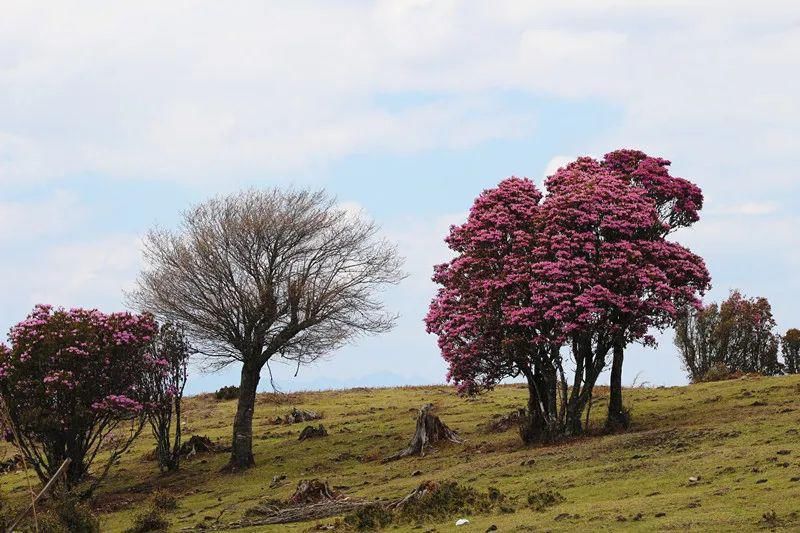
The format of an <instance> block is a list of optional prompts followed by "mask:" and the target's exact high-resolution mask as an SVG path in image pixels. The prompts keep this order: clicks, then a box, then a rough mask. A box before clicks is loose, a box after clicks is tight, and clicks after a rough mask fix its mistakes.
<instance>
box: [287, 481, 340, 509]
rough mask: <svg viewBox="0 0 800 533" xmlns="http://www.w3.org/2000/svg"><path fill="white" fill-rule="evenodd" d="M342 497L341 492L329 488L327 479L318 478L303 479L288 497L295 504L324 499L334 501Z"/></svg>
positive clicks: (316, 501) (317, 501) (306, 503)
mask: <svg viewBox="0 0 800 533" xmlns="http://www.w3.org/2000/svg"><path fill="white" fill-rule="evenodd" d="M341 497H342V495H341V494H339V493H338V492H336V491H334V490H333V489H331V487H330V485H328V482H327V481H320V480H319V479H310V480H308V479H304V480H302V481H300V482H299V483H298V484H297V490H295V491H294V495H292V497H291V498H289V502H290V503H293V504H295V505H301V504H302V505H308V504H312V503H320V502H325V501H335V500H338V499H340V498H341Z"/></svg>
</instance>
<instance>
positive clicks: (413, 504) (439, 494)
mask: <svg viewBox="0 0 800 533" xmlns="http://www.w3.org/2000/svg"><path fill="white" fill-rule="evenodd" d="M502 500H503V496H502V494H500V492H499V491H497V489H490V491H489V492H488V493H481V492H478V491H476V490H475V489H474V488H472V487H469V486H465V485H459V484H458V483H456V482H455V481H444V482H442V483H438V484H432V485H431V487H430V488H429V489H428V490H427V491H425V493H424V494H422V495H420V496H419V497H417V498H413V499H410V500H409V501H407V502H406V503H405V504H404V505H403V506H402V507H401V508H400V509H398V510H397V511H396V516H397V518H398V519H399V520H400V521H402V522H413V523H419V522H428V521H432V522H438V521H441V520H447V519H450V518H452V517H454V516H459V515H465V514H486V513H489V512H491V511H492V510H494V509H495V508H496V507H498V505H499V503H500V502H501V501H502Z"/></svg>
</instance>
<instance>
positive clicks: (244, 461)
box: [228, 364, 261, 470]
mask: <svg viewBox="0 0 800 533" xmlns="http://www.w3.org/2000/svg"><path fill="white" fill-rule="evenodd" d="M260 374H261V371H260V369H258V368H253V367H251V366H250V365H247V364H245V365H244V366H242V380H241V384H240V387H239V404H238V406H237V408H236V418H235V419H234V421H233V443H232V446H231V459H230V463H229V464H228V468H229V469H231V470H245V469H247V468H250V467H252V466H255V464H256V463H255V460H254V458H253V411H254V410H255V405H256V389H257V388H258V381H259V379H260V377H261V375H260Z"/></svg>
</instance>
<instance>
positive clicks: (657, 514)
mask: <svg viewBox="0 0 800 533" xmlns="http://www.w3.org/2000/svg"><path fill="white" fill-rule="evenodd" d="M665 516H667V513H656V518H664V517H665Z"/></svg>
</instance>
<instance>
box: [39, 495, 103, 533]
mask: <svg viewBox="0 0 800 533" xmlns="http://www.w3.org/2000/svg"><path fill="white" fill-rule="evenodd" d="M36 520H37V523H38V527H39V531H40V533H99V532H100V520H99V519H98V518H97V516H96V515H95V514H94V513H93V512H92V510H91V509H90V508H89V506H88V505H86V503H84V502H81V501H80V500H79V499H78V498H76V497H74V496H66V497H64V498H59V499H58V500H55V501H54V502H53V503H52V504H51V506H50V508H49V509H47V510H46V511H45V512H43V513H39V514H38V515H37V517H36Z"/></svg>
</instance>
